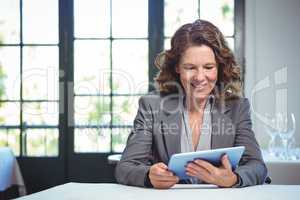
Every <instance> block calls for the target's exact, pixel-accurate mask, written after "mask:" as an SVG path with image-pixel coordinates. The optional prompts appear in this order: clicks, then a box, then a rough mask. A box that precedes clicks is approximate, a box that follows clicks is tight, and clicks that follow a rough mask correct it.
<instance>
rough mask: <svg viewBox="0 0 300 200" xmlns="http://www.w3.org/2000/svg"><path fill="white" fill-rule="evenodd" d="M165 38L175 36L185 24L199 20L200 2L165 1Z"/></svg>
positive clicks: (190, 0) (187, 0)
mask: <svg viewBox="0 0 300 200" xmlns="http://www.w3.org/2000/svg"><path fill="white" fill-rule="evenodd" d="M164 15H165V36H168V37H170V36H173V34H174V33H175V31H176V30H177V29H178V28H179V27H180V26H181V25H183V24H185V23H192V22H193V21H195V20H196V19H198V18H199V14H198V1H196V0H185V1H182V0H165V14H164Z"/></svg>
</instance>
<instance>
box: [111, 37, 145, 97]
mask: <svg viewBox="0 0 300 200" xmlns="http://www.w3.org/2000/svg"><path fill="white" fill-rule="evenodd" d="M112 48H113V49H112V51H113V92H114V93H129V94H132V93H138V92H143V93H146V92H147V87H145V84H148V41H147V40H114V41H113V46H112Z"/></svg>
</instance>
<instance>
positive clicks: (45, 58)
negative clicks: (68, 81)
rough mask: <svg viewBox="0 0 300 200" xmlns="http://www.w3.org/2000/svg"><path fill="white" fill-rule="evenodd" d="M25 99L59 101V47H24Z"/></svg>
mask: <svg viewBox="0 0 300 200" xmlns="http://www.w3.org/2000/svg"><path fill="white" fill-rule="evenodd" d="M23 56H24V58H23V59H24V60H23V79H22V80H23V98H24V99H27V100H28V99H31V100H38V99H42V100H58V84H59V82H58V77H59V75H58V47H24V54H23Z"/></svg>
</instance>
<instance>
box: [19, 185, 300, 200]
mask: <svg viewBox="0 0 300 200" xmlns="http://www.w3.org/2000/svg"><path fill="white" fill-rule="evenodd" d="M299 196H300V185H258V186H251V187H246V188H217V187H216V186H214V185H175V186H174V188H171V189H168V190H157V189H152V188H139V187H132V186H124V185H119V184H105V183H98V184H96V183H92V184H90V183H67V184H64V185H60V186H56V187H53V188H50V189H48V190H44V191H41V192H38V193H35V194H31V195H28V196H24V197H21V198H19V199H21V200H35V199H43V200H48V199H49V200H53V199H60V200H80V199H84V200H88V199H103V200H135V199H137V200H141V199H143V200H144V199H145V200H147V199H149V200H160V199H161V200H177V199H178V200H185V199H192V198H193V199H194V198H195V199H207V200H208V199H209V200H214V199H217V200H220V199H222V200H226V199H230V200H231V199H243V200H248V199H249V200H253V199H255V200H259V199H272V200H277V199H280V200H282V199H284V200H289V199H293V200H294V199H298V198H299Z"/></svg>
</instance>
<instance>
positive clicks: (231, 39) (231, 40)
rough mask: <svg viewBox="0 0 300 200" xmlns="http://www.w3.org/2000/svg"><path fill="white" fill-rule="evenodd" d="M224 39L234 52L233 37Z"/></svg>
mask: <svg viewBox="0 0 300 200" xmlns="http://www.w3.org/2000/svg"><path fill="white" fill-rule="evenodd" d="M226 41H227V43H228V46H229V48H230V49H231V51H232V52H233V53H234V38H232V37H230V38H226Z"/></svg>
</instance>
